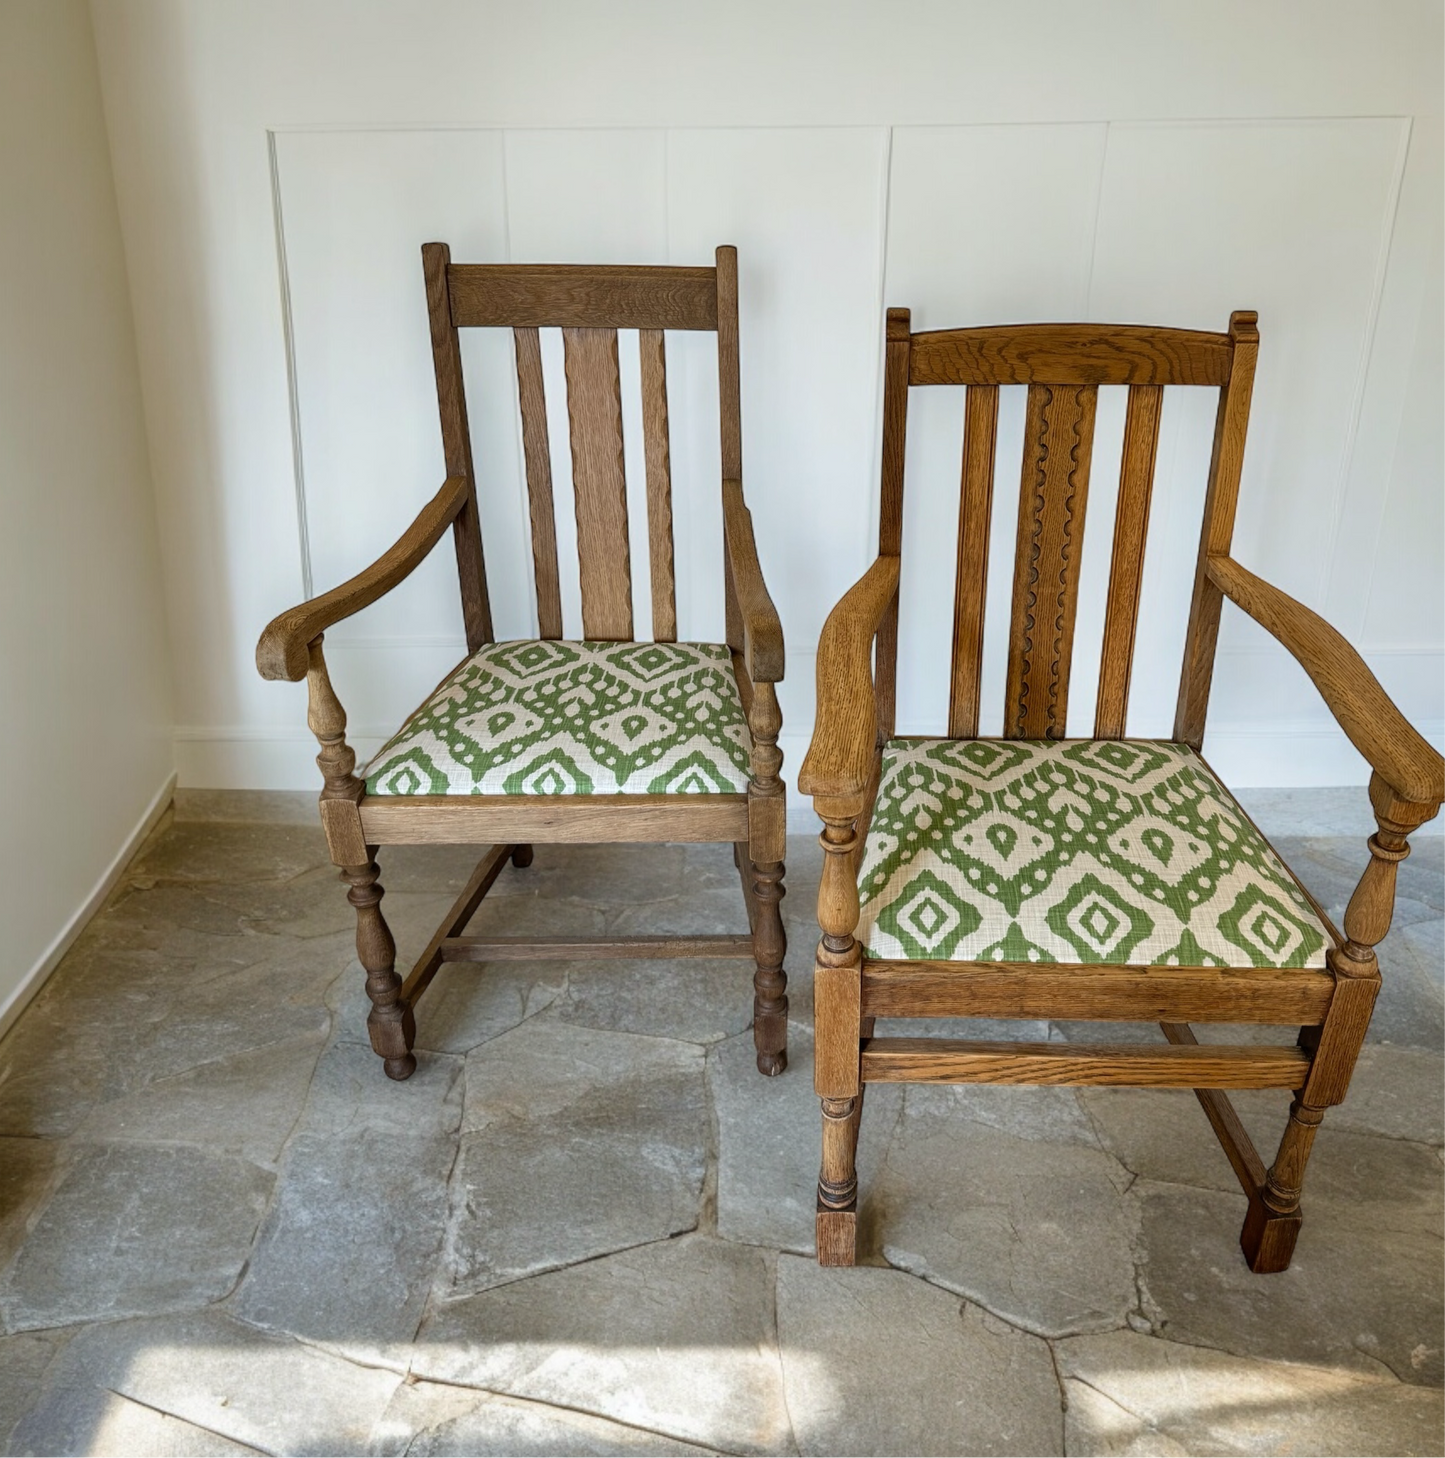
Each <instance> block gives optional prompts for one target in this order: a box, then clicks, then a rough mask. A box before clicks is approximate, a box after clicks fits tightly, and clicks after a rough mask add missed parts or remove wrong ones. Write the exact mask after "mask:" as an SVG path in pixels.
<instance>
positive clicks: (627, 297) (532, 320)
mask: <svg viewBox="0 0 1445 1458" xmlns="http://www.w3.org/2000/svg"><path fill="white" fill-rule="evenodd" d="M716 258H717V265H716V267H714V268H666V267H659V268H618V267H606V266H594V267H582V266H578V267H571V266H554V265H548V264H542V265H513V264H467V263H453V262H452V261H451V251H450V249H448V247H447V245H446V244H444V243H428V244H426V245H425V246H424V247H423V248H422V263H423V266H424V268H425V271H426V286H427V307H428V310H429V311H430V315H431V336H432V354H433V358H434V360H435V363H436V377H437V402H438V405H439V407H440V410H441V426H442V444H443V448H444V450H445V453H446V469H447V474H448V475H450V476H465V477H466V478H467V480H468V481H471V482H472V483H473V486H472V491H473V497H472V502H471V503H470V506H469V508H468V509H467V510H466V511H463V513H462V514H461V515H460V516H458V518H457V521H456V543H457V565H458V568H459V569H460V573H461V581H462V606H463V613H464V615H465V618H466V628H467V642H468V645H469V647H470V648H471V649H472V650H473V651H475V649H476V648H478V647H480V646H481V644H482V643H485V642H488V641H490V639H491V637H492V626H491V614H490V610H489V605H488V602H487V589H486V574H485V568H484V566H483V562H482V539H481V530H480V525H479V522H478V519H477V512H476V500H475V491H476V486H475V476H474V474H473V470H472V450H471V440H470V435H469V432H468V428H467V409H466V393H465V390H464V388H463V384H462V367H461V352H460V348H459V345H458V338H457V331H458V330H459V329H466V328H473V327H478V326H481V327H500V328H510V329H511V330H512V333H513V337H514V341H515V344H516V355H517V385H518V398H519V400H520V404H521V413H522V451H523V456H524V458H525V462H526V472H527V494H528V498H529V502H530V508H531V519H532V559H533V571H534V580H535V584H536V592H537V622H538V627H539V630H540V632H541V636H542V637H543V638H560V637H561V636H562V599H561V588H560V585H559V579H558V563H557V532H556V523H555V518H554V516H553V504H552V466H551V454H550V450H549V446H548V436H547V412H546V399H545V394H544V390H543V383H542V349H541V340H540V336H539V334H538V331H539V330H541V329H547V328H557V329H560V330H561V331H562V340H563V350H564V354H565V360H566V380H567V418H568V424H569V431H570V437H571V448H572V485H573V490H574V494H575V497H576V511H577V556H578V569H579V578H580V584H581V593H582V633H583V636H584V637H585V638H595V639H607V640H619V641H622V640H627V639H631V638H632V637H633V636H634V629H633V619H632V565H631V564H632V559H631V552H630V545H629V536H628V519H627V479H626V471H625V467H624V464H623V450H622V388H621V380H620V377H619V373H618V359H617V331H618V330H619V329H635V330H637V331H638V343H639V354H640V360H641V380H642V423H643V435H644V459H645V462H646V475H647V532H648V557H649V563H650V574H651V585H652V636H653V637H654V639H656V640H657V641H659V642H673V641H675V640H676V638H677V601H676V593H675V588H674V568H673V539H672V478H671V466H670V458H669V448H668V423H667V359H666V349H665V344H664V331H665V330H668V329H693V330H710V331H712V332H714V333H716V335H717V341H718V383H719V391H720V401H719V416H720V419H721V425H722V474H723V479H724V480H741V478H742V430H741V424H740V418H741V417H740V409H739V394H738V392H739V379H738V305H737V250H736V249H734V248H731V247H722V248H719V249H718V250H717V255H716ZM728 588H729V591H731V582H730V581H729V582H728ZM728 606H729V609H730V611H729V614H728V618H729V621H730V622H731V621H732V619H733V617H734V616H735V613H734V612H733V611H732V610H731V609H732V603H731V601H729V604H728Z"/></svg>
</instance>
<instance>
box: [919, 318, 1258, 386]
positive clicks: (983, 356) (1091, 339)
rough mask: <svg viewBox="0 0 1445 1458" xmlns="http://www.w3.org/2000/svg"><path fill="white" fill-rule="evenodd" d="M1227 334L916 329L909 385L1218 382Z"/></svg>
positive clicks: (1226, 361) (1082, 328)
mask: <svg viewBox="0 0 1445 1458" xmlns="http://www.w3.org/2000/svg"><path fill="white" fill-rule="evenodd" d="M1230 355H1231V351H1230V341H1229V337H1228V336H1227V335H1224V334H1208V333H1204V332H1202V331H1200V330H1195V329H1153V328H1149V327H1147V326H1144V325H1137V324H1110V325H1104V324H1010V325H1007V326H1004V327H1001V328H987V329H939V330H931V331H929V332H927V333H922V334H915V335H914V336H913V357H912V361H911V366H910V370H909V376H908V382H909V384H911V385H1222V384H1224V383H1225V381H1226V380H1228V379H1229V372H1230V368H1231V357H1230Z"/></svg>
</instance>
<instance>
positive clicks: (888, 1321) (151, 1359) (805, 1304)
mask: <svg viewBox="0 0 1445 1458" xmlns="http://www.w3.org/2000/svg"><path fill="white" fill-rule="evenodd" d="M255 804H256V805H258V806H259V808H260V812H262V813H265V814H267V815H271V816H273V819H272V820H271V821H269V822H267V823H261V822H257V821H246V820H244V819H237V818H235V816H236V815H237V814H238V812H237V810H236V807H235V805H234V804H231V805H230V807H229V809H227V808H226V807H225V806H224V805H223V806H220V807H219V808H220V810H221V811H222V813H228V814H230V815H231V816H232V817H233V818H232V819H231V820H230V821H228V822H218V821H214V820H212V821H204V820H179V821H176V820H173V821H172V822H170V823H169V824H167V825H165V826H163V827H162V829H161V830H160V831H159V832H158V833H157V834H156V835H155V836H154V837H153V838H152V840H151V841H150V842H149V843H148V845H147V846H146V848H145V849H144V851H143V853H142V854H141V856H140V857H139V858H138V859H137V860H136V862H135V863H134V864H133V866H132V868H131V870H130V872H129V873H128V875H127V877H126V879H125V881H124V883H123V885H122V886H121V887H120V889H119V890H118V891H117V893H116V894H115V896H114V897H113V898H112V899H111V901H110V902H109V904H108V905H107V907H106V908H105V910H104V911H103V913H102V914H101V915H100V916H99V917H97V918H96V920H95V921H94V922H93V923H92V924H91V925H90V927H89V928H88V929H87V930H86V932H85V933H84V934H83V935H82V937H81V938H80V940H79V942H78V943H77V944H76V946H75V947H74V949H73V950H72V951H71V953H70V954H69V956H68V957H67V958H66V959H65V962H64V963H63V965H62V966H61V967H60V969H59V970H58V971H57V972H56V974H55V975H54V976H53V977H52V979H51V980H50V982H49V983H48V985H47V986H46V987H45V989H44V990H43V991H42V992H41V994H40V995H39V996H38V997H37V998H36V1000H35V1001H34V1003H33V1004H32V1005H31V1006H30V1008H29V1009H28V1011H27V1012H26V1013H25V1014H24V1016H23V1017H22V1018H21V1019H20V1021H19V1023H18V1024H17V1025H16V1027H15V1028H14V1029H13V1030H12V1032H11V1033H10V1034H9V1036H8V1037H7V1038H6V1039H5V1041H4V1042H3V1043H0V1333H3V1334H0V1448H4V1449H5V1450H6V1451H9V1452H12V1453H106V1454H130V1453H137V1454H140V1453H145V1454H182V1453H185V1454H209V1453H240V1452H252V1451H259V1452H269V1453H295V1454H307V1453H317V1454H328V1453H387V1454H401V1453H408V1454H419V1455H426V1454H462V1453H471V1454H481V1453H523V1454H530V1453H587V1454H601V1453H690V1452H716V1451H725V1452H732V1453H755V1452H756V1453H775V1452H777V1453H800V1454H802V1453H807V1454H812V1453H822V1454H828V1453H833V1454H843V1453H861V1454H870V1453H918V1454H923V1453H943V1454H950V1453H951V1454H972V1453H980V1454H981V1453H1023V1454H1048V1453H1063V1452H1068V1453H1076V1454H1086V1453H1098V1454H1133V1453H1141V1454H1142V1453H1149V1454H1180V1453H1341V1454H1404V1453H1436V1454H1438V1453H1440V1452H1441V1451H1442V1446H1445V1428H1442V1411H1441V1392H1440V1387H1441V1380H1442V1377H1441V1374H1442V1365H1441V1363H1442V1353H1441V1347H1442V1301H1441V1279H1442V1198H1441V1196H1442V1166H1441V1144H1442V1131H1441V1122H1442V1120H1441V1115H1442V1059H1441V1050H1442V1027H1445V993H1442V962H1445V955H1442V937H1441V933H1442V894H1441V888H1442V858H1441V848H1442V841H1441V840H1439V839H1422V840H1421V841H1420V843H1419V848H1418V850H1417V853H1416V855H1415V857H1414V858H1413V859H1411V860H1410V861H1409V862H1408V863H1407V864H1406V865H1404V866H1403V867H1402V874H1401V898H1400V903H1399V911H1398V915H1397V919H1396V927H1395V930H1394V932H1393V933H1392V935H1391V937H1390V939H1389V941H1388V943H1387V944H1386V946H1385V948H1384V951H1383V955H1382V959H1381V960H1382V964H1383V967H1384V972H1385V991H1384V994H1383V998H1382V1001H1381V1004H1380V1006H1379V1010H1378V1012H1377V1015H1376V1018H1375V1022H1374V1027H1373V1029H1372V1034H1371V1039H1372V1040H1371V1043H1370V1046H1369V1048H1368V1049H1367V1051H1366V1053H1365V1056H1364V1058H1363V1059H1362V1062H1361V1065H1360V1068H1359V1072H1358V1074H1357V1077H1356V1082H1355V1087H1354V1089H1353V1090H1352V1093H1351V1096H1350V1100H1349V1102H1348V1103H1346V1104H1345V1105H1344V1106H1343V1108H1341V1109H1339V1110H1337V1111H1335V1112H1333V1113H1332V1114H1331V1115H1330V1116H1329V1118H1328V1119H1327V1120H1326V1122H1325V1126H1324V1129H1323V1131H1322V1133H1321V1135H1320V1137H1319V1140H1318V1142H1317V1144H1316V1152H1315V1155H1314V1160H1313V1164H1312V1166H1311V1170H1310V1178H1309V1181H1308V1185H1307V1190H1306V1195H1307V1201H1306V1211H1307V1218H1306V1222H1305V1225H1304V1230H1303V1234H1302V1236H1301V1239H1300V1244H1299V1248H1298V1252H1297V1255H1296V1259H1295V1263H1294V1266H1293V1268H1292V1269H1291V1270H1290V1271H1289V1272H1288V1273H1287V1274H1285V1275H1279V1276H1268V1277H1255V1276H1251V1275H1250V1274H1249V1272H1248V1271H1247V1270H1246V1269H1245V1267H1244V1265H1243V1263H1242V1261H1241V1258H1240V1254H1239V1250H1238V1246H1237V1243H1236V1242H1237V1234H1238V1226H1239V1224H1240V1221H1241V1219H1242V1217H1243V1213H1244V1204H1243V1200H1242V1198H1241V1197H1240V1195H1239V1192H1238V1190H1237V1188H1236V1187H1235V1186H1234V1182H1233V1176H1232V1175H1231V1173H1230V1170H1229V1168H1228V1166H1227V1164H1226V1163H1225V1160H1224V1158H1223V1156H1222V1154H1221V1153H1220V1151H1219V1149H1218V1147H1217V1146H1216V1145H1215V1144H1214V1142H1213V1138H1212V1136H1211V1134H1210V1132H1209V1130H1208V1127H1207V1125H1206V1124H1205V1121H1204V1119H1203V1117H1202V1115H1201V1114H1200V1112H1199V1110H1198V1108H1197V1106H1196V1105H1195V1102H1194V1100H1193V1098H1192V1096H1191V1095H1189V1094H1188V1093H1177V1094H1175V1093H1169V1092H1166V1093H1153V1094H1144V1093H1136V1092H1131V1091H1126V1090H1090V1091H1085V1092H1082V1093H1080V1092H1075V1091H1072V1090H1066V1089H998V1088H977V1089H949V1088H926V1087H925V1088H913V1089H909V1090H908V1091H907V1092H906V1093H905V1092H903V1091H902V1090H901V1089H900V1088H896V1087H888V1086H881V1085H880V1086H878V1087H876V1088H875V1089H873V1090H872V1092H870V1094H869V1096H868V1109H867V1115H866V1118H865V1119H864V1125H863V1136H862V1146H861V1151H860V1164H861V1170H862V1175H863V1181H864V1190H865V1194H864V1200H863V1217H862V1222H861V1223H862V1244H863V1248H864V1252H865V1260H866V1263H865V1264H864V1265H862V1266H861V1267H860V1268H858V1269H855V1270H851V1271H838V1270H830V1271H824V1270H820V1269H819V1268H818V1267H817V1266H816V1265H815V1264H814V1262H813V1261H812V1259H811V1258H810V1251H811V1248H812V1224H813V1221H812V1199H813V1195H812V1186H813V1179H814V1175H815V1171H816V1166H817V1145H818V1119H817V1105H816V1102H815V1100H814V1097H813V1093H812V1088H811V1062H812V1059H811V988H810V972H809V968H810V962H811V954H810V948H811V944H812V941H813V938H814V936H815V931H814V928H813V926H812V908H813V896H814V892H815V889H816V883H817V876H818V871H819V865H818V861H819V856H818V853H817V850H816V847H815V846H814V845H813V844H812V843H811V841H810V840H808V839H807V838H803V837H799V838H797V839H795V841H794V843H793V845H792V846H791V852H792V861H791V865H790V868H789V869H790V878H789V885H790V890H791V894H790V896H789V897H788V900H787V901H786V902H785V903H784V906H785V910H786V912H787V914H788V928H789V935H790V937H791V939H792V945H793V951H792V954H791V956H790V959H789V961H790V964H791V967H792V969H793V971H792V993H793V1018H794V1021H793V1025H792V1029H791V1039H792V1044H791V1047H792V1066H791V1067H790V1069H789V1070H788V1072H787V1073H786V1074H785V1075H784V1076H783V1077H782V1078H780V1079H777V1080H772V1081H764V1080H763V1079H761V1078H759V1077H758V1076H757V1075H756V1074H755V1072H754V1070H753V1059H752V1052H751V1047H750V1035H749V1033H748V1013H749V978H748V969H747V968H746V967H744V966H741V965H740V964H737V963H725V962H720V963H717V964H710V963H706V962H681V963H651V964H648V963H629V962H614V963H602V964H601V965H596V966H590V965H586V964H583V963H574V964H570V965H568V964H560V963H554V964H546V963H532V964H525V963H513V964H510V965H501V964H497V965H492V966H489V967H487V968H485V969H465V968H448V969H445V970H444V972H443V974H442V975H441V976H440V977H439V978H438V979H437V982H436V983H435V985H434V987H433V989H432V991H431V993H430V994H429V996H428V998H427V999H426V1000H425V1001H424V1002H423V1003H422V1005H421V1009H420V1015H419V1019H418V1026H419V1036H418V1044H419V1052H420V1066H419V1068H418V1071H417V1074H416V1076H415V1077H414V1078H412V1079H411V1081H410V1082H408V1083H405V1084H393V1083H389V1082H388V1081H387V1080H386V1079H385V1078H384V1077H383V1076H382V1073H381V1069H380V1066H379V1063H378V1062H377V1060H376V1059H375V1058H374V1057H373V1055H372V1054H371V1052H370V1051H369V1049H368V1048H367V1046H366V1043H365V1027H364V1009H365V1001H364V997H363V996H362V989H361V975H360V973H359V970H358V968H357V966H356V964H355V962H354V961H353V960H352V953H351V917H352V913H351V911H350V908H349V907H348V906H347V904H346V901H345V899H344V895H343V893H342V890H341V888H340V887H339V886H338V885H337V883H336V880H335V876H334V872H333V871H332V869H331V868H330V867H329V866H328V864H327V862H326V856H325V851H324V847H323V844H322V840H321V836H320V834H319V833H318V831H317V830H316V829H315V828H313V827H312V826H311V825H309V824H297V823H282V822H283V821H284V819H285V817H286V816H288V815H292V812H290V811H288V810H286V809H285V808H284V806H283V807H282V808H281V809H280V810H279V811H278V810H277V807H276V806H275V805H273V804H271V803H269V802H260V801H258V802H255ZM217 808H218V807H217V806H216V805H211V806H210V809H211V811H215V810H217ZM190 813H195V811H194V810H192V811H191V812H190ZM240 813H245V812H240ZM277 815H279V816H280V817H281V820H280V821H278V820H277V819H276V818H274V817H276V816H277ZM1280 848H1281V850H1282V851H1283V852H1284V853H1285V855H1286V856H1287V857H1288V858H1290V859H1291V860H1292V862H1293V864H1294V865H1295V867H1296V869H1297V870H1298V871H1299V872H1300V874H1301V875H1302V877H1303V878H1304V880H1305V881H1306V882H1307V883H1308V884H1309V885H1310V886H1311V887H1312V888H1313V890H1314V891H1315V892H1316V894H1317V895H1318V896H1319V898H1320V899H1321V901H1322V902H1323V903H1324V904H1325V905H1326V906H1327V907H1329V908H1330V909H1331V910H1332V911H1334V912H1335V913H1336V914H1338V911H1339V909H1340V908H1341V906H1342V904H1343V901H1344V900H1345V898H1346V896H1347V894H1348V891H1349V888H1350V886H1351V885H1352V879H1353V877H1354V876H1355V875H1356V874H1357V871H1358V868H1359V866H1360V864H1361V861H1362V857H1363V848H1362V847H1361V845H1360V844H1359V842H1358V841H1354V840H1352V841H1348V842H1345V841H1339V840H1327V839H1318V838H1315V839H1299V838H1295V839H1289V840H1284V841H1281V842H1280ZM469 869H470V858H468V857H465V856H462V855H459V854H458V853H456V852H453V851H450V850H436V849H416V850H406V851H402V850H394V851H388V852H385V853H384V854H383V857H382V879H383V883H384V884H385V885H386V887H387V893H388V894H387V897H386V903H385V908H386V911H387V912H388V914H389V916H390V918H391V922H392V925H393V927H394V929H395V932H396V936H397V941H398V943H399V944H400V947H401V953H402V957H403V958H406V957H408V956H415V955H416V953H417V952H418V950H419V949H420V947H421V946H422V945H423V944H424V942H425V940H426V937H427V935H428V933H429V932H430V930H431V928H432V927H433V926H434V924H435V923H436V922H437V920H439V919H440V916H441V913H442V912H443V910H444V909H445V907H446V906H447V904H448V903H449V900H450V898H451V896H452V895H453V894H455V890H456V888H457V887H458V886H459V885H460V884H461V882H462V881H463V879H464V878H465V876H466V874H467V872H468V870H469ZM741 924H742V911H741V903H740V900H739V897H738V894H737V886H736V879H735V873H734V871H733V868H732V865H731V861H730V856H729V852H728V850H727V849H726V848H715V847H701V848H699V847H691V848H680V847H667V846H663V847H635V848H628V849H586V850H572V849H563V848H556V847H539V848H538V851H537V856H536V861H535V864H534V865H533V867H532V868H531V869H529V870H526V871H516V870H512V869H508V870H507V871H506V872H505V873H504V875H503V877H502V879H501V880H500V881H499V882H498V884H497V886H496V888H495V889H494V891H493V893H492V895H491V897H490V898H489V899H488V901H487V902H486V903H485V904H484V906H483V908H482V911H481V913H480V914H479V916H478V918H477V922H476V923H475V924H474V925H475V926H476V927H477V928H479V929H484V928H488V927H490V928H493V929H502V928H505V929H506V930H509V931H512V932H526V931H528V930H534V929H535V930H541V929H543V928H546V929H548V930H551V931H556V932H602V931H610V930H619V931H620V930H624V929H626V930H632V929H651V930H676V931H693V930H698V931H702V930H714V929H718V930H727V929H737V928H739V926H740V925H741ZM1122 1031H1123V1032H1126V1033H1127V1032H1128V1031H1129V1030H1122ZM1081 1034H1082V1029H1081V1028H1080V1027H1078V1026H1070V1025H1065V1026H1056V1027H1053V1028H1049V1027H1047V1026H1045V1025H1042V1024H1040V1025H1035V1026H1033V1027H1032V1029H1031V1032H1030V1034H1029V1035H1030V1036H1038V1037H1054V1038H1064V1039H1068V1038H1075V1037H1079V1036H1081ZM1095 1035H1096V1036H1097V1032H1096V1034H1095ZM1143 1035H1147V1034H1143ZM1239 1102H1240V1107H1241V1110H1242V1115H1243V1117H1244V1118H1245V1120H1246V1122H1247V1123H1248V1124H1249V1125H1250V1126H1251V1127H1252V1128H1253V1129H1254V1131H1255V1133H1256V1137H1257V1139H1258V1140H1259V1141H1260V1143H1261V1147H1262V1148H1265V1149H1266V1150H1269V1149H1272V1147H1273V1143H1274V1140H1275V1138H1276V1137H1277V1134H1278V1130H1279V1128H1280V1127H1282V1123H1283V1117H1284V1103H1283V1100H1282V1099H1281V1098H1280V1097H1277V1096H1275V1095H1273V1094H1259V1095H1255V1096H1246V1097H1244V1098H1242V1099H1241V1100H1240V1101H1239Z"/></svg>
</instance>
